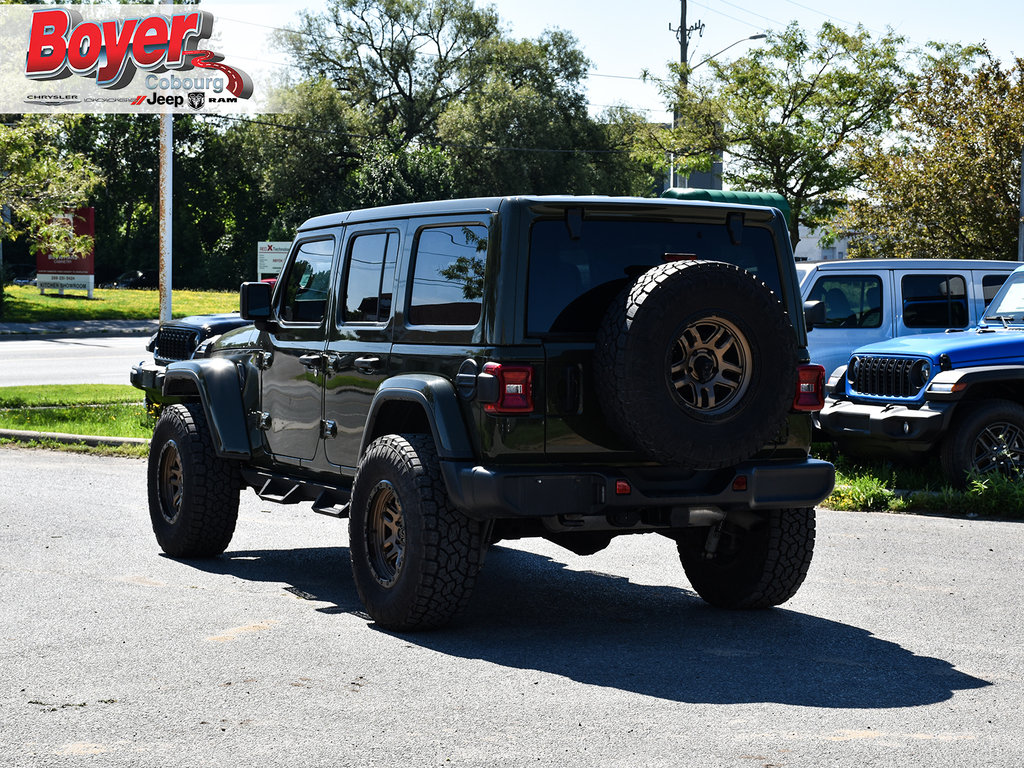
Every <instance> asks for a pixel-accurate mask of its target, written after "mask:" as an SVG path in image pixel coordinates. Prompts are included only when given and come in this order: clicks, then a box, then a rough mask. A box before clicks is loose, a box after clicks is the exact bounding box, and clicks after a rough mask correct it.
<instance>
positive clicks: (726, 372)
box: [669, 316, 751, 416]
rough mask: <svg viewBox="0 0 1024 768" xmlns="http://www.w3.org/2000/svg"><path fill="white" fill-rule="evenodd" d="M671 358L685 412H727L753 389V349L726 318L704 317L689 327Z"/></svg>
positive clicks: (706, 414) (677, 341)
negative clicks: (688, 410) (749, 387)
mask: <svg viewBox="0 0 1024 768" xmlns="http://www.w3.org/2000/svg"><path fill="white" fill-rule="evenodd" d="M670 356H671V359H670V372H669V377H670V379H671V381H672V385H673V386H674V387H675V391H676V394H677V395H678V396H679V398H680V399H681V400H682V402H683V404H684V405H685V406H686V408H688V409H690V410H693V411H696V412H697V413H699V414H701V415H705V416H712V415H715V414H719V413H723V412H725V411H728V410H729V409H730V408H732V407H733V406H734V405H735V403H736V401H738V400H739V399H740V398H742V397H743V394H744V393H745V392H746V391H747V387H748V386H749V385H750V380H751V353H750V346H749V344H748V343H747V340H746V338H745V337H744V335H743V334H742V333H740V331H739V329H737V328H736V326H735V325H733V324H732V323H731V322H729V321H728V320H725V319H724V318H721V317H714V316H712V317H705V318H701V319H700V320H697V321H695V322H693V323H691V324H690V325H688V326H686V328H684V329H683V332H682V333H681V334H680V335H679V338H678V339H676V341H675V343H674V344H673V345H672V349H671V351H670Z"/></svg>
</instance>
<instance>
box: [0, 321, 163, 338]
mask: <svg viewBox="0 0 1024 768" xmlns="http://www.w3.org/2000/svg"><path fill="white" fill-rule="evenodd" d="M159 327H160V322H159V321H158V320H52V321H47V322H39V323H0V338H11V337H14V338H31V337H33V336H147V335H149V334H153V333H156V330H157V328H159Z"/></svg>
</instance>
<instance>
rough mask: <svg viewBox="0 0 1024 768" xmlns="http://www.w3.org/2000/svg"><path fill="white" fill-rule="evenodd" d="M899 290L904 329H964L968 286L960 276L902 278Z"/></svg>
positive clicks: (910, 276)
mask: <svg viewBox="0 0 1024 768" xmlns="http://www.w3.org/2000/svg"><path fill="white" fill-rule="evenodd" d="M902 288H903V324H904V325H905V326H906V327H907V328H966V327H967V322H968V318H969V317H970V315H969V314H968V312H967V283H966V281H965V280H964V279H963V277H961V276H960V275H905V276H904V277H903V280H902Z"/></svg>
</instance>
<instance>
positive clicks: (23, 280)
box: [2, 262, 36, 285]
mask: <svg viewBox="0 0 1024 768" xmlns="http://www.w3.org/2000/svg"><path fill="white" fill-rule="evenodd" d="M2 276H3V280H4V282H10V283H13V284H14V285H35V284H36V265H35V264H8V263H6V262H5V263H4V265H3V270H2Z"/></svg>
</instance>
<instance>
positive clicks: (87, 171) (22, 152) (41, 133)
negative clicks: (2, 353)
mask: <svg viewBox="0 0 1024 768" xmlns="http://www.w3.org/2000/svg"><path fill="white" fill-rule="evenodd" d="M7 117H8V120H9V121H10V122H5V123H4V124H2V125H0V205H4V206H7V208H8V209H9V211H10V213H11V216H10V219H9V220H8V217H7V216H3V217H0V240H4V241H9V240H13V239H15V238H17V237H21V236H24V237H26V238H29V239H30V241H31V246H32V248H33V249H34V250H39V249H45V250H50V251H53V252H58V253H59V252H64V253H77V254H84V253H86V252H87V251H88V249H89V248H90V247H91V245H92V243H91V242H90V239H89V238H82V237H76V236H75V235H74V233H73V232H72V231H71V229H70V228H69V227H67V226H66V225H65V224H64V223H63V222H62V220H61V219H59V218H58V216H59V215H60V214H62V213H64V212H66V211H67V210H68V209H71V208H76V207H78V206H80V205H83V204H85V203H86V202H87V200H88V195H89V192H90V191H91V190H92V189H93V188H94V187H96V185H97V184H98V183H99V181H100V175H99V173H98V171H97V169H96V167H95V166H94V165H93V164H92V163H91V162H90V161H89V160H88V159H87V158H86V157H85V156H83V155H82V154H80V153H77V152H72V151H68V150H67V149H66V148H64V141H65V139H66V136H67V132H68V131H69V130H70V129H73V127H74V125H75V124H76V122H77V121H76V119H75V118H73V117H50V116H14V115H9V116H7ZM2 282H3V281H2V280H0V315H2V313H3V288H2Z"/></svg>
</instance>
